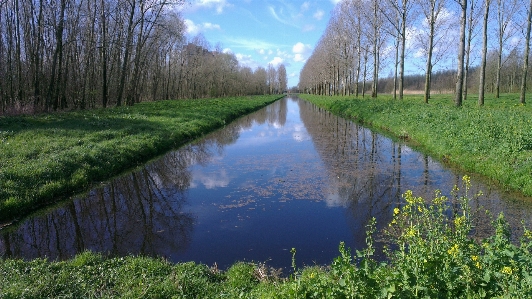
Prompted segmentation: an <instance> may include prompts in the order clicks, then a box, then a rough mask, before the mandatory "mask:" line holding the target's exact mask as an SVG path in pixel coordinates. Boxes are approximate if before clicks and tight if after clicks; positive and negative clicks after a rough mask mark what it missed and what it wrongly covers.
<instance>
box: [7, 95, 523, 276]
mask: <svg viewBox="0 0 532 299" xmlns="http://www.w3.org/2000/svg"><path fill="white" fill-rule="evenodd" d="M464 174H465V173H463V172H459V171H458V172H457V171H454V170H451V169H448V168H446V167H444V166H442V165H441V164H440V163H438V162H436V161H435V160H433V159H432V158H430V157H428V156H426V155H424V154H421V153H418V152H416V151H414V150H413V149H412V148H411V147H409V146H408V145H405V144H404V143H401V142H396V141H393V140H391V139H389V138H386V137H383V136H382V135H379V134H376V133H374V132H372V131H370V130H368V129H366V128H364V127H362V126H360V125H358V124H356V123H353V122H350V121H347V120H344V119H342V118H340V117H337V116H334V115H332V114H331V113H329V112H327V111H324V110H323V109H320V108H318V107H316V106H315V105H313V104H311V103H309V102H306V101H303V100H301V99H299V98H296V97H288V98H284V99H282V100H280V101H277V102H275V103H274V104H272V105H270V106H268V107H265V108H264V109H262V110H260V111H257V112H255V113H252V114H250V115H247V116H245V117H243V118H240V119H238V120H237V121H235V122H233V123H231V124H229V125H227V126H226V127H225V128H223V129H221V130H219V131H216V132H214V133H212V134H209V135H207V136H205V137H204V138H202V139H201V140H197V141H196V142H194V143H191V144H189V145H186V146H184V147H182V148H180V149H178V150H176V151H172V152H169V153H168V154H166V155H165V156H163V157H161V158H159V159H158V160H156V161H153V162H150V163H148V164H147V165H146V166H145V167H143V168H142V169H139V170H136V171H134V172H131V173H128V174H125V175H123V176H121V177H118V178H116V179H114V180H112V181H110V182H108V183H105V184H102V186H101V187H99V188H96V189H94V190H91V191H90V192H88V193H87V194H85V195H84V196H80V197H79V198H77V199H75V200H72V201H69V202H68V203H65V204H63V205H61V206H59V207H56V208H53V209H49V210H47V211H44V212H40V213H37V214H36V215H34V216H32V217H29V218H28V219H26V220H24V221H22V222H20V223H19V224H18V225H17V226H12V227H9V228H7V229H3V230H2V231H0V255H2V256H6V257H22V258H25V259H32V258H37V257H48V258H49V259H52V260H56V259H57V260H61V259H68V258H71V257H72V256H73V255H75V254H76V253H79V252H81V251H84V250H91V251H95V252H102V253H104V254H109V255H112V256H121V255H128V254H134V255H138V254H142V255H148V256H162V257H164V258H166V259H168V260H170V261H172V262H184V261H195V262H197V263H204V264H207V265H213V264H214V263H216V264H217V265H218V267H221V268H227V267H228V266H230V265H231V264H232V263H234V262H235V261H254V262H266V264H267V265H269V266H272V267H276V268H285V269H287V268H289V267H290V265H291V259H292V255H291V253H290V250H291V249H292V248H296V250H297V255H296V260H297V263H298V266H302V265H314V264H328V263H330V262H331V261H332V260H333V259H334V258H335V257H336V256H338V245H339V243H340V242H341V241H344V242H345V243H346V245H347V246H349V247H351V248H352V249H353V250H355V249H363V248H364V247H365V238H366V233H365V231H366V225H367V223H368V221H369V220H370V219H371V218H372V217H375V218H376V219H377V227H378V228H382V227H384V226H386V225H387V224H388V223H389V221H390V220H391V217H392V214H393V209H394V208H395V207H398V206H399V205H400V204H401V202H402V197H401V195H402V194H403V193H404V192H405V191H407V190H413V192H414V194H415V195H418V196H423V197H425V198H431V197H432V196H433V194H434V190H436V189H440V190H442V193H443V194H447V195H448V194H449V192H450V190H451V189H452V188H453V186H455V185H458V186H460V185H461V177H462V176H463V175H464ZM484 182H485V180H484ZM472 184H473V186H472V189H471V190H470V194H475V193H477V192H478V191H479V190H482V191H483V193H484V195H483V196H481V197H479V198H476V199H475V200H474V201H473V202H472V205H474V206H475V207H477V208H481V210H482V211H484V210H489V211H490V212H491V214H493V215H497V213H499V212H500V211H503V212H504V213H505V215H506V216H507V218H508V219H509V220H510V222H511V224H512V227H513V228H514V229H515V230H516V231H517V233H519V232H518V231H519V230H520V228H521V220H525V221H530V219H531V215H532V200H530V199H527V198H521V197H519V196H517V195H515V194H509V193H506V192H502V191H498V190H495V189H494V188H493V187H491V186H490V185H489V184H486V183H483V180H482V179H475V178H474V177H473V179H472ZM479 215H480V216H479V217H478V219H476V220H475V221H476V222H475V224H476V225H477V230H476V232H477V233H482V231H484V229H486V230H487V228H488V227H489V224H490V219H489V217H486V216H485V215H486V214H485V213H479Z"/></svg>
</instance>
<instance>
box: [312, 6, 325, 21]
mask: <svg viewBox="0 0 532 299" xmlns="http://www.w3.org/2000/svg"><path fill="white" fill-rule="evenodd" d="M324 15H325V12H323V10H321V9H318V10H317V11H316V12H315V13H314V15H313V17H314V19H316V20H318V21H320V20H321V19H323V16H324Z"/></svg>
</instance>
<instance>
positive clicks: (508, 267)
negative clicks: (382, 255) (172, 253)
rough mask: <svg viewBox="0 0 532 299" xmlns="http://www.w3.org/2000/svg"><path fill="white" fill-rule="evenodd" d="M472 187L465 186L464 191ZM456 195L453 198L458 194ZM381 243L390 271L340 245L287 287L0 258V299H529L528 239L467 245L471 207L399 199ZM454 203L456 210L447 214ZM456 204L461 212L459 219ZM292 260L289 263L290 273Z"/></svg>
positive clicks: (185, 266)
mask: <svg viewBox="0 0 532 299" xmlns="http://www.w3.org/2000/svg"><path fill="white" fill-rule="evenodd" d="M468 184H469V178H467V177H464V186H461V187H460V188H462V191H460V192H464V191H463V190H465V193H466V194H467V188H468ZM455 191H456V190H455ZM404 200H405V204H404V205H403V206H402V207H401V208H396V209H395V210H394V212H393V214H394V216H393V220H392V221H391V222H390V224H389V226H388V228H387V230H386V232H385V234H386V235H387V236H388V238H389V239H390V241H391V243H392V244H393V245H394V248H395V249H394V251H391V252H389V261H388V262H382V263H378V262H376V261H375V260H374V259H373V252H374V248H373V245H372V244H373V241H372V240H373V239H372V232H373V231H374V224H370V225H368V238H367V247H366V248H365V249H364V250H362V251H357V252H356V253H355V254H354V255H352V254H351V252H350V250H349V249H348V248H345V247H344V245H343V244H340V246H339V256H338V257H337V258H336V259H335V260H334V261H333V262H332V263H331V265H330V266H328V267H318V266H314V267H307V268H303V269H297V268H296V264H297V254H296V251H295V250H294V249H293V250H292V254H293V255H292V265H293V266H292V267H293V269H294V270H295V271H294V272H293V274H291V275H290V276H289V277H284V278H283V277H280V276H279V275H278V274H277V272H276V271H274V270H272V269H269V268H268V267H267V266H266V265H264V264H256V263H243V262H239V263H235V264H234V265H233V266H232V267H230V268H229V269H228V270H227V271H219V270H218V269H216V268H213V267H207V266H206V265H201V264H194V263H182V264H171V263H169V262H167V261H165V260H163V259H153V258H145V257H133V256H130V257H120V258H106V257H103V256H102V255H99V254H94V253H89V252H86V253H82V254H79V255H78V256H77V257H76V258H74V259H72V260H69V261H64V262H49V261H46V260H42V259H36V260H33V261H22V260H15V259H1V258H0V298H530V297H531V296H532V255H531V254H530V250H532V233H531V232H530V231H528V230H525V233H524V235H523V236H522V239H521V243H520V245H519V246H517V245H513V244H512V243H511V241H510V231H509V229H508V225H507V223H506V222H505V220H504V218H503V217H502V216H500V217H499V218H497V220H496V221H495V222H494V228H495V229H494V231H495V233H494V234H493V236H491V237H489V238H487V239H484V240H482V241H478V240H475V239H473V238H471V234H470V231H471V229H472V226H471V223H472V222H471V219H472V218H471V217H472V215H473V214H472V213H471V212H470V211H469V209H468V206H469V204H468V201H469V199H468V197H467V196H456V197H455V198H453V199H448V198H446V197H442V196H440V195H439V194H436V195H435V197H434V199H433V200H432V201H430V200H429V201H426V200H425V199H423V198H419V197H415V196H414V195H413V194H412V193H411V192H407V193H405V195H404ZM451 202H452V203H454V205H452V204H451ZM457 204H458V205H459V206H460V207H461V209H458V210H457V209H456V207H457ZM289 263H290V256H287V264H289Z"/></svg>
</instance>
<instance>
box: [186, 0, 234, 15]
mask: <svg viewBox="0 0 532 299" xmlns="http://www.w3.org/2000/svg"><path fill="white" fill-rule="evenodd" d="M231 6H233V5H232V4H230V3H228V2H227V0H195V1H191V3H189V4H188V5H185V7H184V10H185V11H187V10H188V11H195V10H198V9H215V10H216V13H217V14H221V13H223V12H224V9H225V8H227V7H231Z"/></svg>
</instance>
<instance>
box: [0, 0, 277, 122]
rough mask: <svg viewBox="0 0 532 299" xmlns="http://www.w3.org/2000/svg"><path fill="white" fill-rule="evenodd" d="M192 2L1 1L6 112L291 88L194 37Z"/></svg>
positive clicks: (2, 107)
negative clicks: (186, 12)
mask: <svg viewBox="0 0 532 299" xmlns="http://www.w3.org/2000/svg"><path fill="white" fill-rule="evenodd" d="M184 2H185V1H184V0H124V1H117V0H27V1H26V0H0V78H1V79H0V115H2V114H16V113H21V112H23V113H36V112H41V111H55V110H62V109H85V108H91V107H107V106H120V105H124V104H126V105H132V104H134V103H136V102H140V101H146V100H157V99H178V98H200V97H218V96H229V95H244V94H264V93H272V92H280V91H282V90H285V89H286V87H285V86H284V85H286V70H285V69H284V66H279V67H278V68H274V67H273V66H269V67H268V69H265V68H258V69H257V70H252V69H250V68H246V67H241V66H240V65H239V63H238V60H237V59H236V57H235V55H233V54H232V53H224V52H223V51H221V50H220V49H211V47H210V46H209V44H208V43H207V42H206V41H205V40H204V39H203V38H202V37H201V36H199V37H195V38H193V39H192V40H187V39H186V38H185V37H184V32H185V25H184V22H183V19H182V18H181V16H180V15H179V14H178V13H177V12H176V11H177V10H176V6H178V5H183V3H184ZM283 72H284V73H283ZM283 84H284V85H283Z"/></svg>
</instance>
